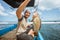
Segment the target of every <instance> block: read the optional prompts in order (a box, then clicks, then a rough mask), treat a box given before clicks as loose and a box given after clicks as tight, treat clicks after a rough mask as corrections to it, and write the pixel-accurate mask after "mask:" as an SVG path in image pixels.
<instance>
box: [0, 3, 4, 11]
mask: <svg viewBox="0 0 60 40" xmlns="http://www.w3.org/2000/svg"><path fill="white" fill-rule="evenodd" d="M0 10H2V11H5V9H4V7H3V6H2V5H1V3H0Z"/></svg>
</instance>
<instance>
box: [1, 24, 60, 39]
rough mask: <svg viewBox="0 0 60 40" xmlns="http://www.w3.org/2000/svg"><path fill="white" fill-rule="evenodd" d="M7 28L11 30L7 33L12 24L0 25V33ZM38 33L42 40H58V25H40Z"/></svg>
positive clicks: (59, 37)
mask: <svg viewBox="0 0 60 40" xmlns="http://www.w3.org/2000/svg"><path fill="white" fill-rule="evenodd" d="M9 27H10V28H11V29H10V30H9V31H11V30H13V29H14V25H13V24H0V33H1V32H2V29H5V28H9ZM15 28H16V25H15ZM40 33H41V34H42V37H43V38H44V40H60V24H42V26H41V29H40Z"/></svg>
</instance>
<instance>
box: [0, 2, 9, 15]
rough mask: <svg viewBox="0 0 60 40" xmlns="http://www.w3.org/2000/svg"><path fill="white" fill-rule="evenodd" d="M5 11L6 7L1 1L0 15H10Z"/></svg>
mask: <svg viewBox="0 0 60 40" xmlns="http://www.w3.org/2000/svg"><path fill="white" fill-rule="evenodd" d="M4 11H5V9H4V7H3V6H2V5H1V3H0V15H1V16H8V14H6V13H5V12H4Z"/></svg>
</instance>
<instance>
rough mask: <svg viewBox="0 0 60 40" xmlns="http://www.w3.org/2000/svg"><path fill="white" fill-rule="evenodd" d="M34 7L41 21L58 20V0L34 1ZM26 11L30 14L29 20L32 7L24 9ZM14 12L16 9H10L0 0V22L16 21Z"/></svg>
mask: <svg viewBox="0 0 60 40" xmlns="http://www.w3.org/2000/svg"><path fill="white" fill-rule="evenodd" d="M36 5H37V6H36ZM35 6H36V9H37V12H38V13H39V15H40V18H41V20H42V21H52V20H53V21H57V20H60V0H35ZM26 9H28V10H29V11H30V12H31V16H30V17H29V19H32V18H31V17H32V15H33V12H34V10H35V9H34V7H28V8H27V7H26ZM26 9H25V10H26ZM16 10H17V8H12V7H11V6H10V5H8V4H7V3H5V2H4V1H3V0H0V21H17V17H16Z"/></svg>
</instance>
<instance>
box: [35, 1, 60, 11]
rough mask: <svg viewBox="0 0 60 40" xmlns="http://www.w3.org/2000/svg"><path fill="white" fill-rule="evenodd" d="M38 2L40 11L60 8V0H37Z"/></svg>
mask: <svg viewBox="0 0 60 40" xmlns="http://www.w3.org/2000/svg"><path fill="white" fill-rule="evenodd" d="M38 2H39V4H38V5H39V6H38V7H39V9H40V10H42V11H44V10H51V9H54V8H60V0H40V1H37V2H36V3H38Z"/></svg>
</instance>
